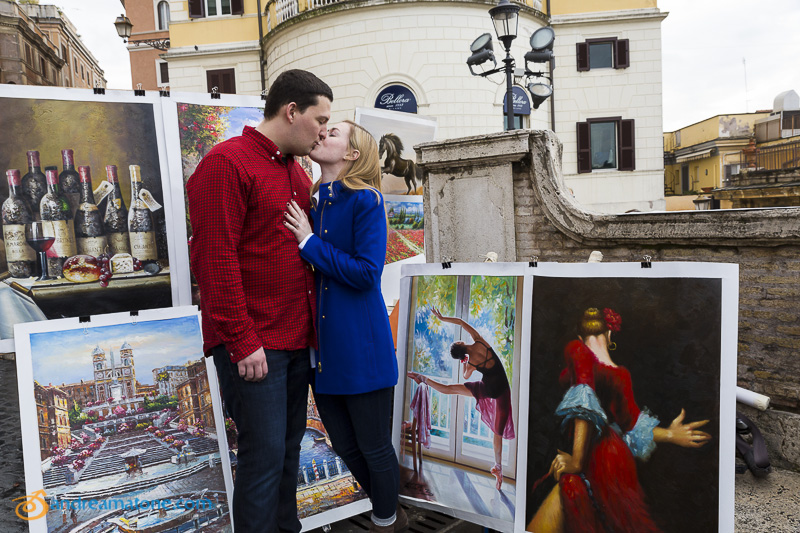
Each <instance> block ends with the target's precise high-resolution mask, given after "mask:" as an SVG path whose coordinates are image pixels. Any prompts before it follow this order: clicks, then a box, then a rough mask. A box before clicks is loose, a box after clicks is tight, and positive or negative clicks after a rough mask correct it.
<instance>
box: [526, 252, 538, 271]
mask: <svg viewBox="0 0 800 533" xmlns="http://www.w3.org/2000/svg"><path fill="white" fill-rule="evenodd" d="M528 266H529V267H531V268H536V267H537V266H539V256H538V255H534V256H533V257H532V258H531V261H528Z"/></svg>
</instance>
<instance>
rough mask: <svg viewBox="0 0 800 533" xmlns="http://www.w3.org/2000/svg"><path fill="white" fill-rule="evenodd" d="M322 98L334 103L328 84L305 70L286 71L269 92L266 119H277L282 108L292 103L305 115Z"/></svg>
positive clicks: (265, 104) (266, 103)
mask: <svg viewBox="0 0 800 533" xmlns="http://www.w3.org/2000/svg"><path fill="white" fill-rule="evenodd" d="M320 96H325V97H327V98H328V100H330V101H331V102H333V91H331V88H330V87H328V84H327V83H325V82H324V81H322V80H321V79H319V78H318V77H316V76H315V75H313V74H312V73H310V72H307V71H305V70H299V69H293V70H286V71H284V72H281V74H280V75H279V76H278V77H277V78H276V79H275V81H274V82H273V83H272V85H271V86H270V88H269V91H267V101H266V102H265V103H264V118H267V119H270V118H273V117H275V116H276V115H277V114H278V111H280V110H281V107H283V106H285V105H286V104H288V103H290V102H294V103H295V104H297V110H298V111H300V112H301V113H305V112H306V109H308V108H309V107H311V106H312V105H317V104H318V103H319V97H320Z"/></svg>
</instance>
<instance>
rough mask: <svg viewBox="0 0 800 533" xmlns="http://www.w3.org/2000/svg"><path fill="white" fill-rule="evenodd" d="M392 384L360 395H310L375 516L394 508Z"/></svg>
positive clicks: (396, 486)
mask: <svg viewBox="0 0 800 533" xmlns="http://www.w3.org/2000/svg"><path fill="white" fill-rule="evenodd" d="M392 390H393V387H389V388H386V389H380V390H376V391H373V392H367V393H364V394H343V395H337V394H314V399H315V400H316V402H317V410H318V411H319V416H320V418H321V419H322V423H323V424H324V425H325V430H326V431H327V432H328V436H330V438H331V444H333V450H334V451H335V452H336V453H337V454H338V455H339V457H341V458H342V461H344V464H346V465H347V468H349V469H350V472H351V473H352V474H353V477H355V478H356V481H358V484H359V485H361V487H362V488H363V489H364V492H366V493H367V496H369V499H370V501H372V512H373V514H374V515H375V516H376V517H378V518H390V517H391V516H392V515H394V513H395V510H396V508H397V494H398V491H399V490H400V468H399V465H398V464H397V454H395V451H394V447H393V446H392V427H391V424H390V422H391V417H392Z"/></svg>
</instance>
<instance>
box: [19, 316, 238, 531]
mask: <svg viewBox="0 0 800 533" xmlns="http://www.w3.org/2000/svg"><path fill="white" fill-rule="evenodd" d="M143 314H144V312H143ZM154 315H155V316H158V315H163V316H165V317H166V318H158V319H156V318H153V319H149V318H150V317H151V316H154ZM76 322H78V321H77V320H76V319H70V320H58V321H51V322H47V323H37V324H25V325H21V326H18V327H17V330H16V333H17V335H18V337H17V343H18V344H17V345H18V357H19V360H18V365H19V367H20V370H19V391H20V405H21V406H22V407H21V409H22V410H23V412H22V413H21V414H22V420H23V447H24V450H23V453H24V455H25V476H26V485H27V488H28V493H29V495H31V494H33V493H34V492H35V491H36V490H37V489H41V490H43V491H44V500H45V501H46V502H47V504H48V507H49V511H48V512H47V514H46V528H44V527H43V526H42V525H41V523H42V522H45V521H44V520H31V521H30V522H29V523H30V524H31V531H48V532H54V531H59V532H60V531H71V532H75V533H79V532H90V531H91V532H95V531H102V532H107V533H117V532H120V533H122V532H125V533H151V532H152V533H155V532H173V531H174V532H177V531H201V530H202V531H209V532H223V531H232V528H231V520H230V512H229V504H228V493H227V490H226V486H230V477H228V476H229V475H230V470H229V466H228V465H229V461H228V456H227V454H228V451H227V450H228V447H227V439H226V438H225V433H226V431H225V430H224V429H223V430H222V434H220V433H219V432H218V429H217V428H218V427H221V428H224V427H225V424H224V421H222V420H220V418H221V413H222V411H221V400H220V399H219V393H218V388H217V386H216V374H215V373H214V372H213V367H212V366H208V367H207V366H206V362H205V359H204V358H203V353H202V340H201V334H200V323H199V316H198V313H197V311H196V310H194V308H177V309H164V310H156V311H151V312H148V314H147V317H146V318H145V317H140V318H139V319H138V320H136V319H132V318H131V316H129V315H125V314H116V315H104V316H96V317H91V321H90V322H86V323H83V324H76ZM26 410H28V412H25V411H26ZM25 421H29V423H25ZM33 422H35V423H33ZM223 459H224V460H223ZM226 477H228V483H227V484H226ZM87 502H94V504H95V505H94V506H93V507H94V508H92V506H89V505H87ZM67 524H69V525H68V527H67Z"/></svg>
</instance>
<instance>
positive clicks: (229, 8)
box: [189, 0, 244, 18]
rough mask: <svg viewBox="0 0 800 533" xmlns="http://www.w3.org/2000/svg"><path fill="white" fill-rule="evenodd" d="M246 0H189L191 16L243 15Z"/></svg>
mask: <svg viewBox="0 0 800 533" xmlns="http://www.w3.org/2000/svg"><path fill="white" fill-rule="evenodd" d="M243 14H244V0H189V17H190V18H203V17H216V16H220V15H243Z"/></svg>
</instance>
